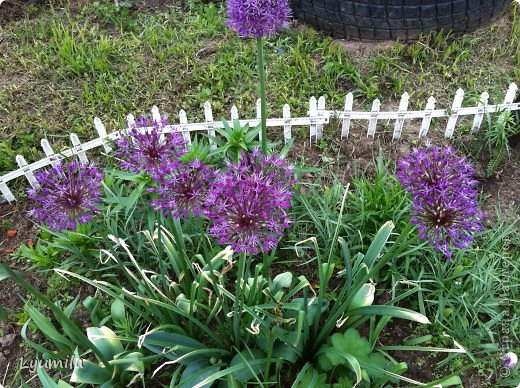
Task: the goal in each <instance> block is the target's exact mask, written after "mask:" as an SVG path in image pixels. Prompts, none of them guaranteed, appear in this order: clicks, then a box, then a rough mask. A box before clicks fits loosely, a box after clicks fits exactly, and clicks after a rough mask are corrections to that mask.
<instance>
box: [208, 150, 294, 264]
mask: <svg viewBox="0 0 520 388" xmlns="http://www.w3.org/2000/svg"><path fill="white" fill-rule="evenodd" d="M295 183H296V182H295V180H294V179H293V170H292V167H290V166H288V165H287V164H286V163H285V161H284V160H283V159H281V158H278V157H276V156H274V155H272V156H265V155H263V154H261V153H260V152H258V150H254V151H253V152H251V154H250V155H248V156H246V155H245V154H242V158H241V160H240V161H239V162H238V163H236V164H228V166H227V169H226V171H224V172H223V173H222V174H220V175H219V176H218V177H217V179H216V181H215V183H214V185H213V188H212V190H211V193H210V196H209V199H208V203H209V205H210V207H211V210H210V211H209V212H208V216H209V218H210V219H211V221H212V226H211V227H210V228H209V232H210V234H211V235H213V236H214V237H216V238H217V239H218V242H219V243H220V244H231V248H232V249H233V250H234V251H235V252H236V253H242V252H247V253H249V254H251V253H253V254H258V253H259V252H260V251H262V252H267V251H269V250H271V249H273V248H275V247H276V246H277V245H278V241H279V240H280V238H281V236H282V235H283V230H284V229H286V228H287V227H288V226H289V224H290V220H289V216H288V215H287V209H288V208H289V207H290V205H291V202H290V201H291V198H292V192H291V189H292V186H293V185H294V184H295Z"/></svg>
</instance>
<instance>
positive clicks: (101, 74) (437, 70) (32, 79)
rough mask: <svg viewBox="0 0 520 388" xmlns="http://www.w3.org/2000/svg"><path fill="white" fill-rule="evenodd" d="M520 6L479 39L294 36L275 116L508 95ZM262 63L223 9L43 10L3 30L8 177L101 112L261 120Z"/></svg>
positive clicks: (272, 71)
mask: <svg viewBox="0 0 520 388" xmlns="http://www.w3.org/2000/svg"><path fill="white" fill-rule="evenodd" d="M516 8H517V7H516ZM516 8H515V9H514V10H512V11H511V12H510V13H509V15H508V16H507V17H506V18H505V19H504V20H503V21H501V22H500V23H498V24H497V25H495V26H492V27H490V28H487V29H483V30H480V31H478V32H476V33H474V34H470V35H467V36H464V37H452V36H450V35H449V34H432V35H430V36H427V37H424V38H423V39H421V40H420V41H419V42H417V43H412V44H403V43H396V44H394V45H392V46H391V47H390V48H384V47H378V48H375V49H374V50H373V51H372V52H370V53H368V54H362V53H360V52H354V53H352V52H351V53H349V52H347V51H345V50H344V49H343V48H342V46H341V45H340V44H336V43H335V42H334V41H333V40H332V39H330V38H328V37H324V36H322V35H321V34H319V33H316V32H315V31H313V30H311V29H309V28H306V27H303V26H298V27H297V28H294V29H291V30H289V31H288V32H287V33H284V34H282V35H280V36H278V37H276V38H273V39H271V40H270V41H269V42H268V44H267V49H266V52H267V61H268V80H267V85H268V90H267V94H268V100H269V101H268V103H269V114H270V115H273V116H281V108H282V106H283V104H285V103H288V104H289V105H290V106H291V108H292V112H293V115H303V114H305V113H306V110H307V101H308V99H309V97H310V96H312V95H316V96H318V95H325V96H326V97H327V101H328V105H329V106H331V105H333V106H335V107H338V108H339V107H341V106H342V105H343V99H344V95H345V94H346V93H348V92H350V91H352V92H354V94H355V96H356V101H355V105H357V106H363V107H368V106H369V105H370V104H371V100H372V99H374V98H382V99H383V103H388V102H391V101H394V100H395V99H396V98H397V97H398V96H399V95H400V94H401V93H402V92H404V91H408V92H411V93H412V98H411V105H412V106H417V107H420V108H422V107H423V105H424V104H425V102H426V98H427V97H428V96H429V95H430V94H434V95H435V96H436V97H437V99H438V101H441V102H446V103H449V101H450V100H451V98H452V94H453V93H454V91H455V90H456V89H457V88H458V87H463V88H464V89H465V90H466V96H467V97H466V101H468V102H474V101H475V100H476V99H478V96H479V95H480V93H481V92H482V91H484V90H487V91H489V92H490V94H491V96H492V97H491V100H492V101H496V100H500V99H502V98H503V92H504V90H505V89H506V88H507V85H508V83H509V82H510V81H512V80H515V79H518V78H519V70H518V69H519V64H520V54H519V52H520V50H519V45H520V38H519V36H520V33H519V32H520V20H519V16H518V10H517V9H516ZM255 63H256V62H255V55H254V44H253V42H251V41H245V40H241V39H239V38H238V37H236V35H235V34H234V33H232V32H230V31H228V30H227V28H226V26H225V20H224V12H223V9H222V5H221V4H220V3H219V4H207V5H203V4H201V3H198V2H190V3H189V5H188V7H187V8H186V9H180V8H179V7H176V6H171V7H169V8H167V9H165V10H161V11H156V12H130V10H129V9H127V8H124V7H123V8H121V9H119V10H118V9H116V8H115V6H114V4H113V3H112V2H110V1H108V0H103V1H96V2H92V3H90V2H89V3H84V4H81V5H75V4H74V5H70V4H68V3H65V4H64V5H63V6H59V7H58V6H55V7H54V8H50V9H49V8H48V7H47V8H45V9H44V8H42V9H35V10H32V12H31V17H30V18H26V19H22V20H19V21H16V22H11V23H9V24H7V25H5V26H2V27H0V71H1V73H2V76H1V79H0V106H1V108H0V109H1V112H2V114H1V116H0V152H2V153H3V154H4V155H6V156H7V157H4V158H2V159H1V160H0V174H3V173H6V172H8V171H10V170H12V169H14V168H15V162H14V156H15V155H16V154H17V153H21V154H23V155H24V156H25V157H26V159H27V160H28V161H33V160H36V159H38V158H40V157H41V156H43V153H42V151H41V150H40V147H39V142H40V140H41V139H42V138H48V139H49V140H50V141H51V144H53V145H55V146H56V147H57V148H59V147H63V146H66V145H68V134H69V133H70V132H75V133H77V134H78V135H80V137H82V138H85V139H89V138H92V137H93V136H95V130H94V128H93V118H94V117H95V116H99V117H100V118H101V119H102V120H103V122H104V123H105V125H106V126H107V128H109V130H114V129H117V128H120V127H121V126H122V125H123V123H124V118H125V116H126V115H127V114H128V113H129V112H133V113H134V114H136V113H137V114H142V113H146V112H147V111H148V109H149V108H150V107H151V106H152V105H154V104H156V105H158V106H159V108H160V110H161V112H168V113H169V114H170V118H172V119H174V120H177V119H178V117H177V115H176V112H178V111H179V110H180V109H184V110H186V112H188V118H189V120H203V109H202V106H203V104H204V102H205V101H206V100H208V101H210V102H211V103H212V106H213V109H214V115H215V117H216V118H218V117H221V116H229V110H230V108H231V106H232V105H233V104H236V105H237V107H238V108H239V112H240V115H241V117H245V116H250V117H251V116H255V114H256V112H255V101H256V98H257V92H256V90H257V74H256V68H255Z"/></svg>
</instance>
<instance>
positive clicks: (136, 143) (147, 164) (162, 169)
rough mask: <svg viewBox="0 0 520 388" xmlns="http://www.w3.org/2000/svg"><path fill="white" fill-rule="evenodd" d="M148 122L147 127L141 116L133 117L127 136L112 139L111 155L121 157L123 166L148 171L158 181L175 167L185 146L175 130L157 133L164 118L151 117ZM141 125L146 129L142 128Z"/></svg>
mask: <svg viewBox="0 0 520 388" xmlns="http://www.w3.org/2000/svg"><path fill="white" fill-rule="evenodd" d="M151 125H152V127H151V129H150V128H149V123H148V121H147V120H146V118H144V117H143V118H141V119H140V120H139V121H137V122H136V123H135V124H134V125H133V126H132V128H131V129H130V130H129V131H128V136H121V137H120V138H119V139H117V140H116V142H115V143H116V145H117V147H118V150H117V151H116V152H115V154H114V155H115V156H116V157H117V158H120V159H121V162H120V166H121V168H122V169H123V170H126V171H131V172H135V173H136V174H139V173H144V174H150V176H151V177H152V179H153V180H155V181H158V180H160V179H161V178H162V177H163V176H164V175H168V174H170V173H171V172H172V171H174V170H175V169H176V168H177V167H178V165H179V164H180V163H181V161H180V159H179V158H180V156H182V155H183V154H184V153H186V147H185V142H184V140H183V139H182V136H181V135H180V134H179V133H177V132H171V133H169V134H165V135H161V132H162V129H163V127H164V126H166V125H167V124H166V122H165V121H163V122H157V121H152V123H151ZM140 128H141V129H140ZM142 128H148V129H147V130H145V131H142Z"/></svg>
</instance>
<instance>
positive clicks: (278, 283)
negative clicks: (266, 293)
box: [270, 272, 293, 294]
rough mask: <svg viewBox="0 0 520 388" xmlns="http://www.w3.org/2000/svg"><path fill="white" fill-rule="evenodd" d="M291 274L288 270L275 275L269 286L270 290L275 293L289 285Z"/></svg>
mask: <svg viewBox="0 0 520 388" xmlns="http://www.w3.org/2000/svg"><path fill="white" fill-rule="evenodd" d="M292 279H293V275H292V273H290V272H284V273H281V274H279V275H276V276H275V278H274V279H273V282H272V284H271V286H270V289H271V292H272V293H273V294H276V293H277V292H278V290H280V289H282V288H289V287H290V286H291V283H292Z"/></svg>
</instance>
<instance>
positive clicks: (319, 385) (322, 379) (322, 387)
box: [293, 367, 330, 388]
mask: <svg viewBox="0 0 520 388" xmlns="http://www.w3.org/2000/svg"><path fill="white" fill-rule="evenodd" d="M293 387H296V388H311V387H312V388H328V387H330V384H327V375H326V374H325V373H318V372H317V371H316V369H314V368H312V367H310V368H308V369H307V371H306V372H305V373H304V375H303V376H302V377H301V381H300V382H299V383H298V384H297V385H294V384H293Z"/></svg>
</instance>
